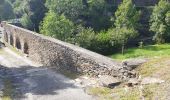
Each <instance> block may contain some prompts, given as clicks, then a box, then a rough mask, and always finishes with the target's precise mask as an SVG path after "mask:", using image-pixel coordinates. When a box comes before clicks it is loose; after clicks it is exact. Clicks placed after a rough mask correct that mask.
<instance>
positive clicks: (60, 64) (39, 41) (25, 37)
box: [3, 23, 131, 78]
mask: <svg viewBox="0 0 170 100" xmlns="http://www.w3.org/2000/svg"><path fill="white" fill-rule="evenodd" d="M3 28H4V32H3V34H4V35H3V36H4V42H5V43H8V44H9V45H11V46H13V47H14V48H17V49H19V50H20V51H21V52H22V53H24V54H27V55H28V58H29V59H30V60H32V61H34V62H38V63H41V64H43V65H44V66H49V67H50V66H53V67H55V68H57V69H61V70H69V71H72V72H79V73H85V74H89V75H92V76H98V75H111V76H114V77H119V78H127V77H131V74H130V72H129V71H128V70H126V69H124V68H123V66H122V64H121V63H120V62H117V61H114V60H112V59H110V58H108V57H105V56H102V55H100V54H97V53H94V52H91V51H89V50H86V49H83V48H81V47H78V46H75V45H72V44H69V43H66V42H62V41H60V40H57V39H54V38H51V37H48V36H43V35H41V34H38V33H35V32H32V31H29V30H26V29H23V28H20V27H17V26H14V25H11V24H8V23H3Z"/></svg>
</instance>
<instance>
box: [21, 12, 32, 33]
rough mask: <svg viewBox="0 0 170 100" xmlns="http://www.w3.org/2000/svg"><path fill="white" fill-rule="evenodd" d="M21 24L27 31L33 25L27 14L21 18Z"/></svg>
mask: <svg viewBox="0 0 170 100" xmlns="http://www.w3.org/2000/svg"><path fill="white" fill-rule="evenodd" d="M21 24H22V25H23V26H24V28H27V29H30V30H31V29H33V23H32V21H31V19H30V17H29V16H28V15H27V14H24V15H23V16H22V18H21Z"/></svg>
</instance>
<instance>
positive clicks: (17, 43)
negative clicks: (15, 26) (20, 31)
mask: <svg viewBox="0 0 170 100" xmlns="http://www.w3.org/2000/svg"><path fill="white" fill-rule="evenodd" d="M15 46H16V48H17V49H21V43H20V40H19V38H18V37H17V38H16V43H15Z"/></svg>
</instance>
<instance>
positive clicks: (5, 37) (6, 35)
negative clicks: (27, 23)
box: [4, 32, 8, 42]
mask: <svg viewBox="0 0 170 100" xmlns="http://www.w3.org/2000/svg"><path fill="white" fill-rule="evenodd" d="M4 40H5V41H6V42H8V34H7V32H5V33H4Z"/></svg>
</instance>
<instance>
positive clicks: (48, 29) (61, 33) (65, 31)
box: [40, 12, 74, 41]
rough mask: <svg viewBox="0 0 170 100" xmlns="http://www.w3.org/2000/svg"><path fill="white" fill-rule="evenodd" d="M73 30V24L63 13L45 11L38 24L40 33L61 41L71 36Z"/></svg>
mask: <svg viewBox="0 0 170 100" xmlns="http://www.w3.org/2000/svg"><path fill="white" fill-rule="evenodd" d="M73 31H74V24H73V23H72V22H71V21H70V20H68V19H67V18H66V17H65V16H64V15H61V16H60V15H58V14H56V13H54V12H49V13H47V15H46V17H45V18H44V20H43V22H42V23H41V26H40V33H42V34H44V35H48V36H51V37H54V38H57V39H60V40H63V41H66V40H67V38H69V37H71V36H72V34H73Z"/></svg>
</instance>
